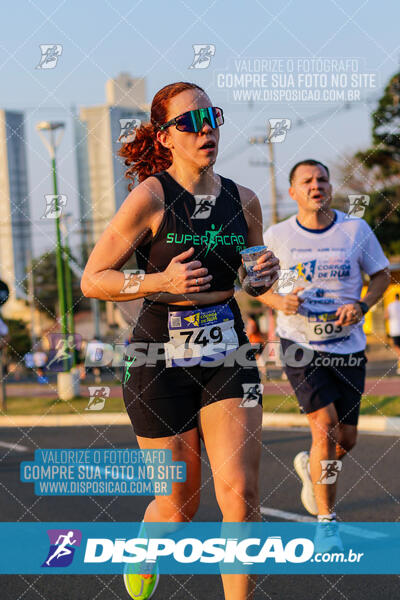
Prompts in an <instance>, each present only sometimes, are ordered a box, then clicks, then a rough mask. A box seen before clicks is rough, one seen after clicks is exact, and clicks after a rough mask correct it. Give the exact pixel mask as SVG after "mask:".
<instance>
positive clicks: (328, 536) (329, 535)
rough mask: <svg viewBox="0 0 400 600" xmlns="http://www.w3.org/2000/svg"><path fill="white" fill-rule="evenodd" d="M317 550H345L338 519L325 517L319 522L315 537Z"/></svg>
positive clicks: (322, 551)
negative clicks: (333, 519)
mask: <svg viewBox="0 0 400 600" xmlns="http://www.w3.org/2000/svg"><path fill="white" fill-rule="evenodd" d="M314 549H315V552H321V553H322V554H323V553H324V552H344V547H343V542H342V539H341V537H340V535H339V526H338V523H337V522H336V521H332V520H331V519H323V520H321V521H319V522H318V524H317V531H316V533H315V538H314Z"/></svg>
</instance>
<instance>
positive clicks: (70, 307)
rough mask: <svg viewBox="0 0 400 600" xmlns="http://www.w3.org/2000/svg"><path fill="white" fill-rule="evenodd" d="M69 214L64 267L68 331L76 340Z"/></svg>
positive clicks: (65, 230)
mask: <svg viewBox="0 0 400 600" xmlns="http://www.w3.org/2000/svg"><path fill="white" fill-rule="evenodd" d="M66 219H67V215H65V219H64V222H63V223H62V229H63V235H64V240H63V241H64V244H63V248H64V267H65V286H66V292H67V293H66V301H67V321H68V332H69V334H70V335H71V336H72V339H73V340H74V334H75V324H74V300H73V295H72V276H71V268H70V256H71V254H70V249H69V243H68V228H67V223H66ZM72 367H76V350H75V344H74V346H73V349H72Z"/></svg>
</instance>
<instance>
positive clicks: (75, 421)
mask: <svg viewBox="0 0 400 600" xmlns="http://www.w3.org/2000/svg"><path fill="white" fill-rule="evenodd" d="M130 424H131V422H130V419H129V417H128V415H127V414H126V413H107V412H105V413H100V412H99V413H96V414H92V413H89V412H88V414H85V413H82V414H76V415H9V416H1V417H0V427H76V426H80V427H97V426H104V425H109V426H113V425H130ZM262 425H263V428H269V427H277V428H278V427H308V421H307V417H306V416H305V415H298V414H292V413H269V412H265V413H264V414H263V420H262ZM358 429H359V431H369V432H375V433H388V434H391V435H400V417H381V416H379V417H374V416H369V415H365V416H361V417H360V420H359V426H358Z"/></svg>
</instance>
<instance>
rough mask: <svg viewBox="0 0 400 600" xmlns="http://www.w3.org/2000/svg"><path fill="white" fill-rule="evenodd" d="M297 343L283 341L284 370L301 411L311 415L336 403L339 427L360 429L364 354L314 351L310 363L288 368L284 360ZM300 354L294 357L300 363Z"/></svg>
mask: <svg viewBox="0 0 400 600" xmlns="http://www.w3.org/2000/svg"><path fill="white" fill-rule="evenodd" d="M294 343H295V342H293V341H291V340H287V339H284V338H281V346H282V353H283V365H284V370H285V373H286V375H287V377H288V379H289V381H290V383H291V385H292V388H293V390H294V392H295V394H296V398H297V400H298V403H299V406H300V410H301V411H302V412H304V413H306V414H309V413H313V412H315V411H316V410H318V409H320V408H323V407H324V406H328V404H331V403H333V404H334V406H335V408H336V412H337V415H338V419H339V422H340V423H344V424H347V425H357V423H358V416H359V413H360V402H361V396H362V394H363V393H364V385H365V365H366V362H367V358H366V356H365V353H364V352H363V351H361V352H354V353H353V354H335V353H331V352H317V351H315V350H314V354H313V357H312V360H311V362H309V363H308V364H306V365H304V366H299V367H296V366H292V365H290V364H289V365H288V364H287V362H285V359H284V356H285V353H286V351H287V349H288V348H289V346H291V345H292V344H294ZM297 352H299V353H300V355H299V356H298V357H296V354H294V357H295V360H299V362H300V361H301V352H302V351H301V350H299V351H297ZM290 355H292V356H293V353H292V352H291V353H290ZM291 362H292V361H291Z"/></svg>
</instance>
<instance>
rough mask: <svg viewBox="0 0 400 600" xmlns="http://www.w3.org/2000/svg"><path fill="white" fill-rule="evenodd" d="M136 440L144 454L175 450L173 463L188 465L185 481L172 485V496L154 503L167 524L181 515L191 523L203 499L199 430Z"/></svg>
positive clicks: (138, 437)
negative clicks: (201, 494)
mask: <svg viewBox="0 0 400 600" xmlns="http://www.w3.org/2000/svg"><path fill="white" fill-rule="evenodd" d="M137 440H138V444H139V446H140V448H141V449H142V450H148V449H151V450H153V449H162V450H172V460H173V461H183V462H184V463H185V464H186V481H184V482H179V483H178V482H176V483H172V493H171V494H170V495H168V496H155V500H156V502H157V506H158V508H159V511H160V512H161V513H162V514H163V515H165V517H166V520H167V519H169V518H171V519H172V518H174V517H176V516H177V515H178V514H179V513H180V514H181V515H182V516H183V517H184V518H185V519H187V520H190V519H191V518H192V517H193V514H194V513H195V512H196V510H197V507H198V503H199V499H200V481H201V448H200V437H199V431H198V429H197V428H195V429H191V430H190V431H185V432H184V433H181V434H179V435H173V436H168V437H161V438H146V437H140V436H137Z"/></svg>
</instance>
